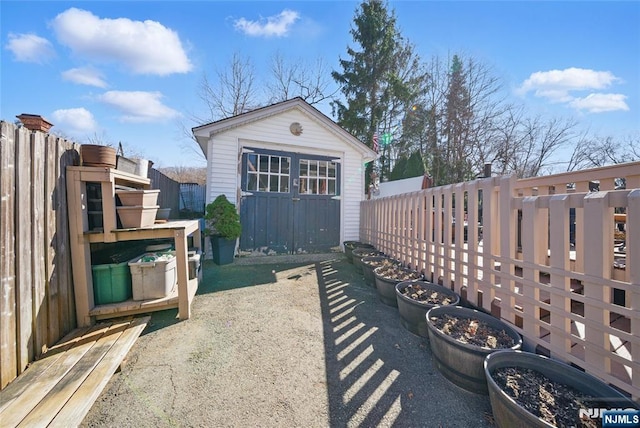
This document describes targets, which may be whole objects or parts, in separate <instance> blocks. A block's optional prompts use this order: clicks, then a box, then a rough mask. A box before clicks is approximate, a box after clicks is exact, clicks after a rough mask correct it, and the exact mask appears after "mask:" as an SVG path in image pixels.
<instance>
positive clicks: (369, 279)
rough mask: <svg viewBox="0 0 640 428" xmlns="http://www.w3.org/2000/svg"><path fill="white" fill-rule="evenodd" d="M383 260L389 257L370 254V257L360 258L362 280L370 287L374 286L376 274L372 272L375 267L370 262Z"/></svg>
mask: <svg viewBox="0 0 640 428" xmlns="http://www.w3.org/2000/svg"><path fill="white" fill-rule="evenodd" d="M383 260H389V261H391V260H392V259H390V258H389V257H387V256H371V257H363V258H361V259H360V264H361V265H362V275H363V276H364V282H365V284H367V285H368V286H370V287H375V286H376V276H375V275H374V273H373V270H374V269H375V268H376V267H377V266H375V265H373V264H372V263H376V262H381V261H383Z"/></svg>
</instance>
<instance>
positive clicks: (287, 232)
mask: <svg viewBox="0 0 640 428" xmlns="http://www.w3.org/2000/svg"><path fill="white" fill-rule="evenodd" d="M245 151H248V153H244V154H243V155H242V181H241V185H242V198H241V202H240V219H241V221H242V236H241V237H240V250H241V251H243V252H251V253H259V254H297V253H314V252H326V251H329V250H330V249H331V248H332V247H337V246H338V245H339V244H340V200H339V196H340V188H339V183H340V164H339V163H338V162H336V160H335V159H332V158H329V157H326V156H310V155H303V154H298V153H290V152H279V151H273V150H264V149H246V150H245Z"/></svg>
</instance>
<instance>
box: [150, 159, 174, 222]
mask: <svg viewBox="0 0 640 428" xmlns="http://www.w3.org/2000/svg"><path fill="white" fill-rule="evenodd" d="M149 178H150V179H151V188H152V189H159V190H160V195H158V205H159V206H160V208H171V214H170V217H171V218H179V216H180V183H178V182H177V181H174V180H172V179H171V178H169V177H167V176H166V175H164V174H163V173H161V172H160V171H158V170H157V169H153V168H152V169H151V170H150V171H149Z"/></svg>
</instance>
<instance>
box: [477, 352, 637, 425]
mask: <svg viewBox="0 0 640 428" xmlns="http://www.w3.org/2000/svg"><path fill="white" fill-rule="evenodd" d="M503 367H516V368H518V367H520V368H525V369H531V370H535V371H537V372H540V373H542V374H543V375H545V376H546V377H548V378H549V379H551V380H553V381H555V382H559V383H562V384H564V385H566V386H569V387H571V388H574V389H575V390H577V391H578V392H582V393H584V394H586V395H590V396H593V397H597V400H598V403H594V404H593V405H592V406H591V407H594V408H601V407H602V406H603V405H602V404H600V403H606V405H605V406H604V407H602V408H607V409H638V408H640V406H638V404H636V403H635V402H634V401H632V400H631V399H629V398H627V397H625V396H624V395H622V394H621V393H619V392H618V391H616V390H615V389H613V388H612V387H610V386H609V385H607V384H605V383H604V382H602V381H601V380H600V379H598V378H596V377H594V376H592V375H590V374H587V373H585V372H582V371H580V370H578V369H576V368H574V367H571V366H570V365H568V364H565V363H562V362H560V361H557V360H553V359H550V358H547V357H545V356H542V355H537V354H532V353H529V352H522V351H512V350H502V351H496V352H494V353H492V354H490V355H488V356H487V357H486V358H485V360H484V372H485V376H486V378H487V385H488V387H489V400H490V401H491V410H492V411H493V419H494V420H495V423H496V425H497V426H498V427H499V428H513V427H527V428H528V427H532V428H537V427H541V428H542V427H552V426H553V425H551V424H549V423H548V422H546V421H544V420H542V419H540V418H538V417H537V416H535V415H534V414H533V413H530V412H528V411H527V410H525V409H524V408H523V407H521V406H520V405H519V404H518V403H516V401H515V400H514V399H513V398H511V397H510V396H509V395H508V394H507V393H506V392H504V391H503V390H502V388H500V387H499V386H498V384H496V382H495V380H494V379H493V377H492V376H493V373H495V371H496V370H497V369H500V368H503ZM585 404H587V405H588V403H585ZM598 426H601V425H600V424H598Z"/></svg>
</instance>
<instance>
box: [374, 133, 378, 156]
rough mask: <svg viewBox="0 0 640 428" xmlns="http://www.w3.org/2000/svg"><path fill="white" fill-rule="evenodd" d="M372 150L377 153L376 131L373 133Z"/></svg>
mask: <svg viewBox="0 0 640 428" xmlns="http://www.w3.org/2000/svg"><path fill="white" fill-rule="evenodd" d="M373 150H374V151H375V152H376V153H378V133H377V132H374V133H373Z"/></svg>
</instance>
